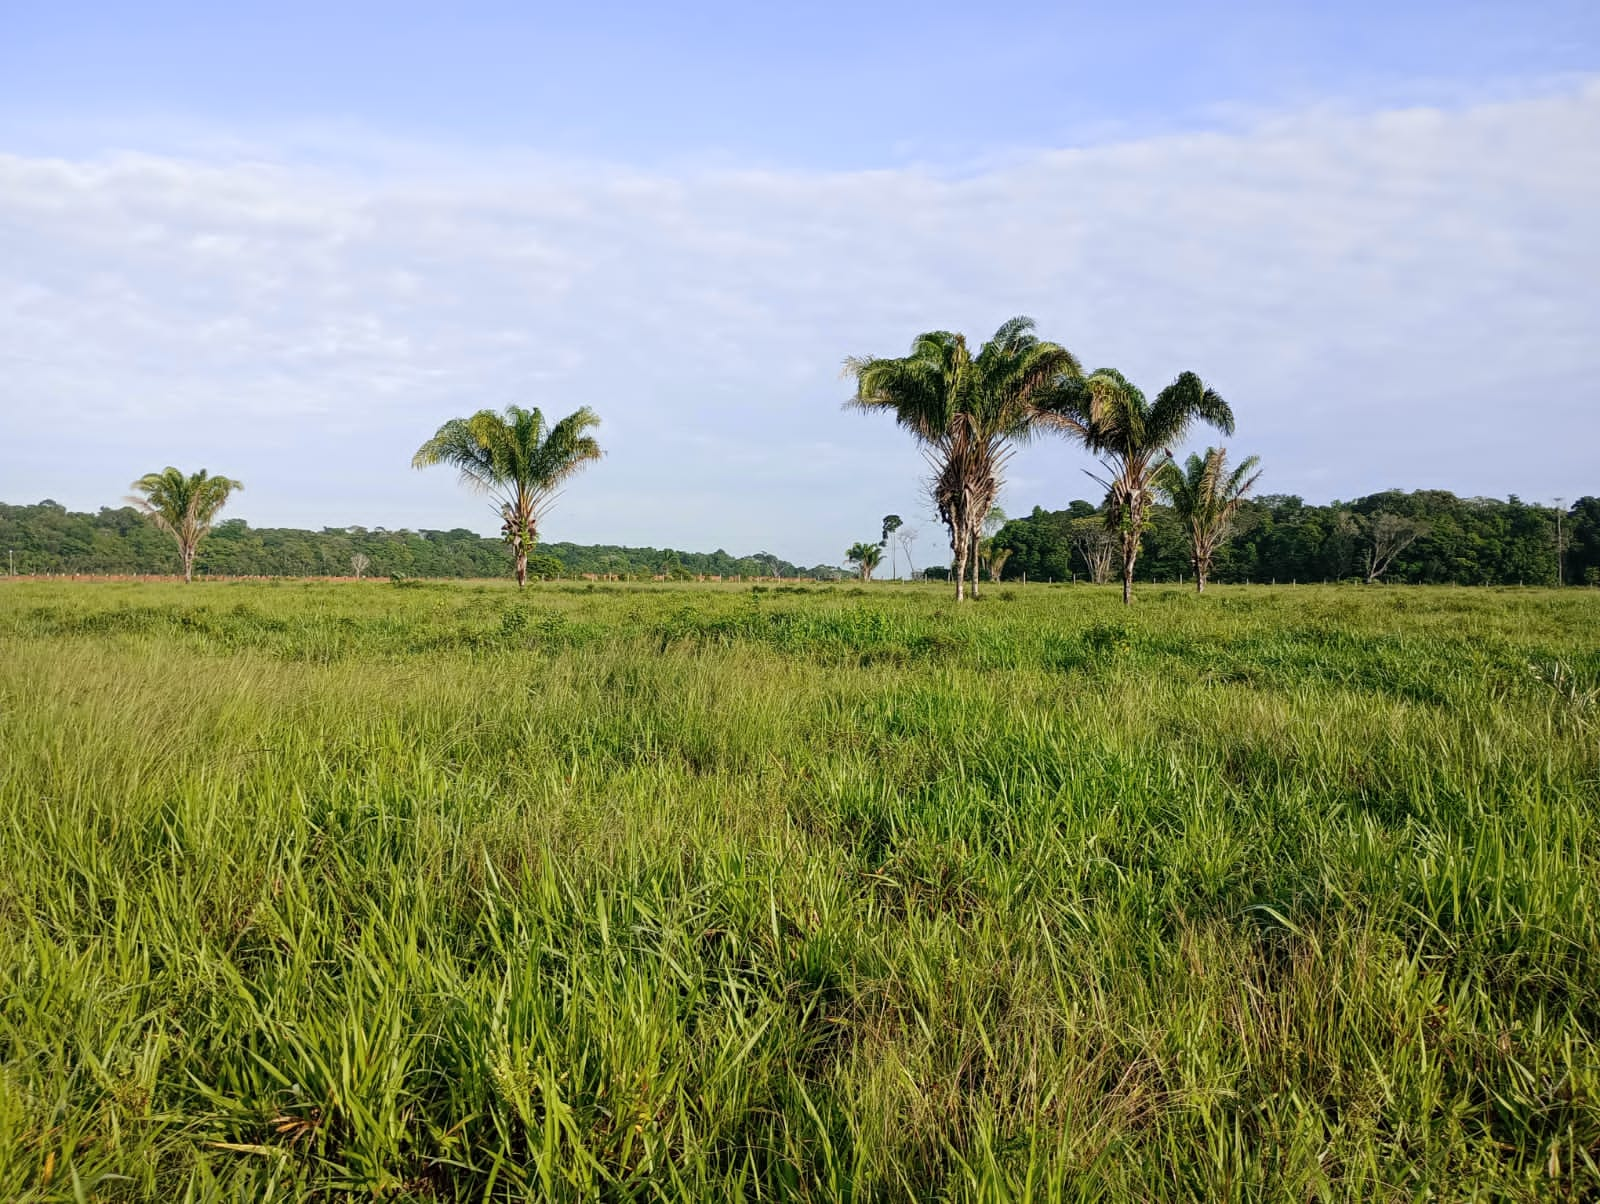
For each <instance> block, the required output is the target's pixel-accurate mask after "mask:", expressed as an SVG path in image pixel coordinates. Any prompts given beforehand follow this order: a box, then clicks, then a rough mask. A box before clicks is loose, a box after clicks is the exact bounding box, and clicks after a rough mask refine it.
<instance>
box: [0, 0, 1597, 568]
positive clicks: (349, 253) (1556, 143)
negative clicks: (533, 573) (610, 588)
mask: <svg viewBox="0 0 1600 1204" xmlns="http://www.w3.org/2000/svg"><path fill="white" fill-rule="evenodd" d="M1596 212H1600V6H1597V5H1594V4H1592V3H1565V4H1563V3H1551V4H1537V3H1535V4H1495V5H1489V4H1472V3H1466V4H1432V3H1428V4H1404V3H1391V4H1385V5H1376V4H1374V5H1367V4H1345V5H1328V4H1316V5H1311V4H1283V3H1279V4H1230V5H1209V6H1200V5H1188V4H1153V5H1130V4H1124V5H1114V6H1113V5H1106V6H1095V7H1090V6H1067V5H1053V6H1045V5H1039V6H1027V5H1022V6H1012V7H1009V8H1007V9H1005V10H1004V11H1003V12H1002V13H998V14H991V13H986V12H983V11H981V10H979V9H977V8H974V7H972V6H962V7H960V8H957V7H955V6H946V5H916V6H911V5H873V6H845V5H837V6H831V5H807V6H795V7H793V8H778V7H776V6H760V5H749V4H740V5H731V4H730V5H698V6H687V5H686V6H681V7H679V8H677V9H676V10H675V9H674V8H673V7H672V6H655V5H651V6H637V7H632V6H622V5H589V6H577V5H562V6H559V7H554V6H552V7H540V6H530V5H510V4H507V5H456V6H443V5H426V6H424V5H403V4H387V5H375V4H373V5H369V4H339V5H328V4H321V5H311V4H294V3H291V4H278V5H273V6H270V7H269V6H264V5H263V6H251V5H231V6H229V5H210V4H208V5H174V4H147V5H140V6H130V5H105V6H93V5H73V4H48V5H47V4H42V3H41V4H10V5H0V441H3V443H4V445H5V446H6V448H7V450H8V455H7V456H6V457H5V459H6V464H5V467H4V469H0V474H3V475H0V497H4V498H5V499H6V500H35V499H37V498H38V497H43V496H53V497H55V498H57V499H58V500H61V501H63V502H65V503H67V504H70V505H74V506H88V507H92V506H96V505H99V504H111V503H114V502H115V501H116V500H117V499H118V498H120V497H121V495H122V494H123V493H124V492H125V490H126V483H127V482H128V481H129V480H131V479H132V478H133V477H134V476H136V475H139V474H140V473H142V472H144V471H146V470H147V469H148V468H151V467H157V466H159V465H161V464H164V463H166V462H168V461H176V462H178V463H180V464H186V465H187V464H191V463H192V464H193V465H194V466H199V465H200V464H204V465H205V466H207V467H209V468H211V469H212V470H213V471H225V472H228V473H230V474H231V475H235V476H239V477H242V478H244V479H245V481H246V485H247V490H246V492H245V493H244V494H243V495H242V496H241V498H240V499H239V502H238V507H237V513H239V514H240V515H241V516H243V517H246V518H249V519H250V520H251V521H253V522H259V523H280V522H281V523H299V524H307V525H314V526H315V525H323V524H328V525H337V524H344V523H354V522H360V523H364V524H366V525H387V526H402V525H404V526H446V527H447V526H455V525H467V526H472V527H476V528H478V529H481V530H485V531H488V530H491V529H492V528H493V525H494V524H493V523H492V520H491V519H490V518H489V516H488V515H487V513H486V512H485V511H484V510H483V507H482V503H481V502H480V501H478V500H476V499H473V498H471V497H470V496H466V495H463V494H461V493H460V492H459V491H457V490H456V489H455V488H454V486H453V485H452V484H451V482H450V481H449V480H448V478H447V477H446V476H445V475H444V474H442V473H441V474H438V475H437V477H436V478H429V477H422V476H417V475H415V474H412V473H411V472H410V470H409V468H408V467H407V465H406V461H407V458H408V455H409V452H410V450H411V449H413V448H414V447H415V446H416V444H417V443H419V442H420V441H421V440H422V439H423V438H425V437H426V435H427V434H428V433H430V432H431V430H432V428H433V427H434V426H435V425H437V423H438V422H439V421H440V420H442V419H443V418H445V417H448V416H450V415H452V414H454V413H460V412H466V411H468V410H471V409H475V408H478V407H479V406H482V405H492V406H499V405H503V404H505V403H506V402H509V401H519V402H522V403H524V404H528V403H533V404H541V405H543V406H545V407H546V408H547V409H550V410H553V411H558V412H565V411H566V409H570V408H571V407H573V406H575V405H578V404H583V403H587V404H590V405H592V406H594V407H595V408H596V409H597V410H599V411H600V413H601V415H602V417H603V418H604V419H605V426H604V427H603V428H602V436H603V442H605V443H606V445H607V446H608V447H609V448H610V450H611V454H610V456H609V457H608V458H607V460H605V461H604V462H602V464H601V465H599V466H597V467H596V468H594V469H593V470H591V471H590V472H589V473H587V474H586V475H585V476H583V477H582V478H579V479H578V480H576V481H575V482H574V483H573V484H572V486H571V487H570V489H569V490H568V495H567V497H566V498H565V499H563V502H562V504H561V506H560V507H559V508H558V510H557V511H556V512H555V514H554V516H553V518H552V520H551V523H550V528H549V534H550V536H551V537H552V538H572V539H582V540H588V539H593V540H605V541H607V542H612V541H615V542H631V543H652V544H656V545H663V544H666V545H673V546H679V547H694V548H710V547H714V546H725V547H727V548H728V549H729V550H732V551H737V552H743V551H750V550H753V549H755V548H757V547H770V548H772V549H773V550H775V551H778V552H780V553H782V554H784V555H787V556H790V557H791V558H794V559H801V560H805V561H807V562H812V561H817V560H827V561H836V560H838V559H839V553H840V551H842V549H843V547H845V546H847V545H848V544H849V543H851V542H853V541H854V540H855V539H857V538H861V537H862V536H863V535H868V534H871V533H872V532H873V531H875V529H876V523H877V519H878V517H879V516H880V515H881V514H883V513H885V512H887V511H890V510H894V511H899V512H901V513H905V514H907V515H908V516H913V517H912V521H913V522H915V523H916V524H917V525H919V526H920V527H922V528H923V530H924V536H923V539H922V541H921V546H922V547H924V548H925V549H926V548H929V547H931V546H933V545H935V544H937V543H938V540H939V533H938V532H937V530H936V529H935V523H934V522H933V521H932V520H931V518H930V517H929V516H927V515H925V514H922V513H921V512H920V511H921V509H922V507H921V504H920V489H919V487H918V476H919V473H920V470H921V465H920V461H919V459H918V457H917V456H916V454H915V452H914V451H913V450H912V449H911V448H909V447H908V446H906V445H905V444H904V441H903V440H902V439H900V437H899V436H898V435H897V433H896V432H895V431H893V429H892V428H891V427H890V426H889V425H888V424H887V423H884V422H874V421H872V420H869V419H866V418H862V417H860V416H856V415H851V414H845V413H843V412H842V411H841V410H840V409H839V401H840V400H841V399H842V397H843V395H844V394H845V392H846V389H845V387H844V385H843V383H842V382H841V381H839V379H838V366H839V362H840V360H841V359H842V358H843V357H844V356H845V355H847V354H852V353H859V352H875V353H887V352H892V351H896V350H898V349H899V348H901V347H902V346H904V345H905V344H906V343H907V342H908V341H909V340H910V338H911V336H912V335H913V334H914V333H915V332H916V331H917V330H920V329H925V328H928V327H934V326H937V327H956V328H961V329H966V330H967V331H969V333H971V334H972V335H974V336H979V335H981V334H983V333H984V332H986V331H989V330H992V329H993V328H994V327H995V326H996V325H998V324H999V323H1000V322H1001V321H1002V320H1003V319H1005V318H1007V317H1009V316H1010V315H1012V314H1014V313H1019V312H1025V313H1031V314H1033V315H1034V316H1035V317H1036V318H1038V319H1039V321H1040V324H1041V328H1042V330H1043V333H1045V334H1046V335H1048V336H1050V337H1054V338H1056V339H1058V340H1059V341H1062V342H1064V343H1066V344H1067V345H1069V346H1071V347H1073V348H1074V349H1075V350H1077V351H1078V352H1079V354H1080V355H1081V356H1082V358H1084V359H1085V360H1086V361H1089V362H1090V363H1092V364H1094V365H1098V364H1102V363H1105V364H1115V365H1117V366H1120V367H1123V368H1124V369H1126V370H1128V371H1129V372H1130V374H1131V375H1134V376H1135V377H1136V378H1137V379H1140V380H1143V381H1146V382H1147V383H1149V384H1152V385H1159V384H1160V383H1162V382H1163V381H1164V380H1165V379H1168V378H1170V377H1171V376H1172V375H1174V374H1175V373H1176V372H1177V371H1179V370H1181V369H1184V368H1194V369H1196V370H1197V371H1199V372H1201V374H1202V375H1204V376H1206V377H1207V378H1208V379H1209V380H1211V381H1212V382H1214V383H1215V384H1216V386H1217V387H1218V388H1219V389H1221V390H1222V392H1223V393H1224V394H1225V395H1226V396H1228V397H1229V398H1230V400H1231V401H1232V402H1233V403H1234V407H1235V410H1236V411H1237V412H1238V414H1239V419H1240V429H1239V432H1238V434H1237V436H1236V437H1235V439H1234V440H1233V444H1234V446H1235V447H1236V448H1237V449H1238V451H1240V452H1246V451H1258V452H1260V453H1261V454H1262V456H1263V458H1264V461H1265V464H1266V468H1267V477H1266V478H1265V480H1264V482H1263V484H1264V487H1266V488H1270V489H1273V490H1278V491H1284V492H1298V493H1302V494H1305V495H1306V496H1308V497H1312V498H1318V499H1322V498H1327V497H1331V496H1352V495H1354V494H1357V493H1361V492H1366V491H1369V490H1371V489H1376V488H1383V487H1388V486H1408V487H1409V486H1439V487H1447V488H1454V489H1456V490H1458V491H1459V492H1463V493H1486V494H1496V495H1503V494H1505V493H1508V492H1517V493H1519V494H1522V495H1523V496H1526V497H1534V498H1539V497H1549V496H1555V495H1562V494H1564V495H1566V496H1568V497H1571V496H1574V495H1576V494H1579V493H1585V492H1587V493H1593V492H1600V477H1597V475H1596V470H1595V468H1594V460H1593V454H1592V450H1591V449H1592V448H1593V446H1595V445H1596V444H1600V417H1597V414H1600V397H1596V395H1595V386H1594V385H1593V383H1592V382H1593V381H1595V380H1600V371H1597V369H1600V351H1597V350H1596V343H1597V340H1596V339H1595V337H1594V334H1593V332H1594V331H1595V330H1596V329H1600V302H1597V299H1596V296H1597V290H1596V288H1595V285H1594V281H1595V280H1596V279H1600V220H1597V219H1596V217H1595V216H1594V215H1595V213H1596ZM67 442H70V443H71V444H72V445H73V447H74V453H73V454H72V455H70V456H68V455H65V454H63V453H62V451H61V448H62V446H63V444H64V443H67ZM1085 463H1086V462H1085V461H1084V460H1083V458H1082V456H1081V455H1079V454H1078V453H1076V452H1074V451H1072V450H1071V449H1069V448H1067V447H1064V446H1060V445H1045V446H1040V447H1036V448H1031V449H1029V450H1028V451H1026V452H1025V453H1024V454H1023V455H1021V456H1019V457H1018V459H1017V461H1016V462H1015V464H1014V469H1013V473H1012V479H1011V482H1010V485H1009V487H1008V489H1007V491H1006V493H1005V495H1004V500H1005V502H1006V504H1007V505H1008V506H1009V507H1010V508H1011V509H1013V510H1019V509H1026V508H1028V507H1030V506H1032V505H1033V504H1035V503H1039V504H1044V505H1047V506H1057V505H1063V504H1065V502H1066V501H1067V500H1068V499H1069V498H1071V497H1074V496H1081V495H1084V494H1086V493H1088V492H1090V490H1091V486H1090V484H1089V482H1088V480H1087V478H1086V477H1084V476H1083V474H1082V472H1081V469H1082V468H1083V467H1084V466H1085ZM69 464H70V468H69V467H68V465H69Z"/></svg>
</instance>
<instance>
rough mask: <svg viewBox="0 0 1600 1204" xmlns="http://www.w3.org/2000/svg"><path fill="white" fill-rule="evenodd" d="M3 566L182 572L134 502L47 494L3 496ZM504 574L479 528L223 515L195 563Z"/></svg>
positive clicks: (577, 563)
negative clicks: (78, 506)
mask: <svg viewBox="0 0 1600 1204" xmlns="http://www.w3.org/2000/svg"><path fill="white" fill-rule="evenodd" d="M8 554H9V556H10V558H11V559H10V561H0V566H3V567H5V568H10V567H11V565H12V563H14V565H15V571H16V572H18V573H176V572H178V570H179V565H178V551H177V547H176V545H175V544H174V543H173V540H172V537H171V536H170V535H167V534H165V533H163V532H162V531H160V530H158V529H157V528H156V526H155V524H153V523H152V522H150V520H149V519H147V518H145V517H144V516H143V515H141V514H140V513H139V512H138V511H137V510H135V509H134V508H133V507H131V506H119V507H117V508H115V509H112V508H110V507H103V508H102V509H101V510H100V512H99V513H98V514H80V513H74V512H72V511H69V510H67V509H66V508H65V507H64V506H61V505H60V504H58V503H56V502H53V501H48V500H47V501H43V502H40V503H38V504H37V505H33V506H7V505H3V504H0V556H6V555H8ZM358 556H360V557H365V558H366V560H365V564H364V565H363V567H362V571H363V572H364V573H366V574H368V575H373V576H380V577H503V576H505V575H506V574H507V573H508V572H509V571H510V565H511V554H510V552H509V551H508V550H507V548H506V545H505V543H504V542H503V541H501V540H499V539H489V538H487V537H485V536H482V535H479V534H477V533H476V532H474V531H468V530H466V529H465V528H457V529H455V530H453V531H388V530H385V529H384V528H382V527H372V528H367V527H338V528H330V527H325V528H323V529H322V530H321V531H300V530H295V529H293V528H288V527H252V526H250V525H249V524H248V523H246V522H245V521H244V520H243V519H237V518H234V519H227V520H225V521H222V522H219V523H217V525H216V526H215V527H214V528H213V529H212V531H211V533H210V534H209V535H207V536H206V538H205V539H204V540H203V541H202V542H201V544H200V551H199V556H198V559H197V562H196V572H197V573H199V574H201V575H210V576H216V577H233V576H240V577H245V576H264V577H306V576H326V577H344V576H350V575H353V574H354V571H355V564H356V563H357V561H356V558H357V557H358ZM529 571H530V573H531V575H533V576H535V577H553V576H566V575H572V574H580V573H596V574H606V575H614V576H619V577H635V578H636V577H657V576H662V577H696V576H702V575H705V576H745V577H796V576H807V577H816V576H823V577H832V576H839V575H841V574H840V571H839V570H838V569H837V568H835V567H834V566H832V565H817V566H815V567H813V568H801V567H799V566H796V565H793V564H790V563H789V562H788V561H787V560H783V559H780V558H779V557H777V556H774V555H772V554H771V553H770V552H757V553H755V554H754V555H751V556H732V555H729V554H728V553H727V552H723V551H720V550H719V551H716V552H681V551H675V550H673V549H671V548H624V547H610V546H604V545H602V546H582V545H578V544H571V543H550V544H541V545H540V546H539V548H538V550H537V553H536V554H535V555H534V556H533V557H532V559H530V561H529Z"/></svg>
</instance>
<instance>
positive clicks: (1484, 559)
mask: <svg viewBox="0 0 1600 1204" xmlns="http://www.w3.org/2000/svg"><path fill="white" fill-rule="evenodd" d="M1560 520H1561V521H1560V523H1559V540H1560V555H1559V557H1558V544H1557V540H1558V523H1557V511H1556V510H1554V509H1552V508H1550V507H1547V506H1535V505H1530V504H1528V503H1526V502H1523V501H1520V500H1519V499H1517V498H1516V497H1511V498H1508V499H1507V500H1505V501H1500V500H1498V499H1495V498H1460V497H1457V496H1456V495H1455V494H1453V493H1449V492H1446V491H1444V490H1435V489H1419V490H1417V491H1416V492H1414V493H1404V492H1401V491H1398V490H1392V491H1388V492H1385V493H1375V494H1372V495H1370V496H1368V497H1363V498H1358V499H1356V500H1355V501H1351V502H1332V503H1329V504H1328V505H1322V506H1319V505H1313V504H1310V503H1307V502H1305V501H1302V500H1301V499H1300V498H1298V497H1293V496H1289V495H1283V494H1275V495H1266V496H1263V497H1260V498H1252V499H1246V500H1245V501H1244V502H1243V503H1242V504H1241V505H1240V508H1239V513H1238V517H1237V519H1236V520H1235V523H1234V528H1233V534H1232V537H1231V538H1229V539H1228V540H1227V541H1226V542H1225V543H1224V544H1223V546H1222V549H1221V550H1220V552H1219V553H1218V555H1217V558H1216V565H1215V568H1214V570H1213V576H1212V579H1213V580H1215V581H1219V582H1249V581H1255V582H1270V581H1279V582H1288V581H1304V582H1309V581H1340V580H1346V579H1350V578H1357V579H1363V580H1364V579H1367V578H1368V577H1369V576H1371V575H1373V574H1372V570H1373V569H1374V568H1377V569H1378V572H1377V574H1376V576H1377V579H1379V580H1383V581H1391V582H1396V583H1404V582H1410V583H1424V584H1447V583H1448V584H1456V585H1518V584H1525V585H1554V584H1555V583H1556V579H1557V574H1558V572H1559V573H1560V574H1561V576H1562V578H1563V579H1564V580H1565V582H1566V583H1567V584H1569V585H1571V584H1580V583H1581V584H1588V585H1600V498H1595V497H1585V498H1580V499H1579V500H1578V501H1577V502H1576V503H1574V504H1573V505H1572V507H1571V508H1570V509H1569V510H1567V511H1565V512H1562V513H1561V514H1560ZM1105 538H1106V536H1105V522H1104V518H1103V516H1102V515H1101V514H1100V513H1099V512H1098V511H1097V509H1096V507H1095V506H1094V505H1093V504H1091V503H1089V502H1085V501H1075V502H1073V503H1071V505H1069V506H1068V507H1067V508H1066V509H1065V510H1055V511H1047V510H1044V509H1042V508H1039V507H1035V509H1034V511H1033V513H1032V514H1030V515H1028V516H1027V517H1026V518H1019V519H1013V520H1012V521H1010V522H1008V523H1006V524H1005V526H1004V527H1002V528H1001V529H1000V531H999V532H998V533H997V534H996V535H995V536H994V539H993V543H994V545H995V546H996V547H1004V548H1008V549H1010V555H1009V557H1008V558H1006V560H1005V562H1004V567H1003V569H1002V573H1001V575H1002V577H1003V578H1005V579H1006V580H1018V579H1022V578H1023V577H1024V576H1025V577H1026V579H1027V580H1029V581H1049V580H1054V581H1064V580H1069V579H1073V578H1076V579H1078V580H1082V579H1083V578H1085V577H1090V576H1093V575H1094V572H1093V570H1094V564H1093V561H1094V558H1095V554H1096V550H1097V549H1100V548H1103V547H1104V541H1105ZM1385 557H1387V558H1388V563H1387V565H1384V564H1383V563H1382V561H1383V559H1384V558H1385ZM1558 564H1559V568H1558ZM1138 578H1139V580H1141V581H1176V580H1179V579H1180V578H1187V579H1192V570H1191V568H1190V565H1189V546H1188V542H1187V540H1186V538H1185V535H1184V532H1183V530H1182V529H1181V527H1180V526H1179V525H1178V523H1177V521H1176V519H1175V518H1174V517H1173V514H1172V512H1171V511H1170V510H1169V509H1168V508H1166V507H1164V506H1156V507H1154V508H1153V513H1152V515H1151V519H1150V525H1149V527H1148V528H1147V529H1146V531H1145V536H1144V548H1143V553H1142V555H1141V557H1140V559H1139V564H1138Z"/></svg>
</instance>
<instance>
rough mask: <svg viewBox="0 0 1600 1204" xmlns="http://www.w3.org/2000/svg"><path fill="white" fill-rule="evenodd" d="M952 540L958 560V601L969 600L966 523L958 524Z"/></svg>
mask: <svg viewBox="0 0 1600 1204" xmlns="http://www.w3.org/2000/svg"><path fill="white" fill-rule="evenodd" d="M952 542H953V543H954V545H955V548H954V551H955V554H956V556H955V560H956V601H957V602H965V601H966V600H967V584H966V583H967V529H966V527H965V526H964V525H959V524H958V525H957V526H956V528H955V531H954V533H953V539H952Z"/></svg>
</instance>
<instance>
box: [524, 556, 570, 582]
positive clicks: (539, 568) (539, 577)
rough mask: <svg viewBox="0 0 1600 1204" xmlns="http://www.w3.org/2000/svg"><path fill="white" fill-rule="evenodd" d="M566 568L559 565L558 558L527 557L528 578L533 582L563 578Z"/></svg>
mask: <svg viewBox="0 0 1600 1204" xmlns="http://www.w3.org/2000/svg"><path fill="white" fill-rule="evenodd" d="M566 571H567V566H566V565H564V564H562V563H561V558H560V557H559V556H549V555H542V556H530V557H528V576H530V577H532V578H533V579H534V580H535V581H551V580H554V579H555V578H557V577H561V576H564V575H565V574H566Z"/></svg>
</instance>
